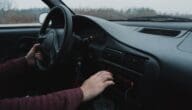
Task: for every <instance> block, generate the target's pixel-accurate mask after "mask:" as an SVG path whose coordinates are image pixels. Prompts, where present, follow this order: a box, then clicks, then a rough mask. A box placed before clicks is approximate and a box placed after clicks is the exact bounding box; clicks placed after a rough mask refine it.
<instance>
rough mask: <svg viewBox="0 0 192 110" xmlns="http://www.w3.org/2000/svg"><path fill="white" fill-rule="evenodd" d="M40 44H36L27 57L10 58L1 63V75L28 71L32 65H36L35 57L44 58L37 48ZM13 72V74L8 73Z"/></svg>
mask: <svg viewBox="0 0 192 110" xmlns="http://www.w3.org/2000/svg"><path fill="white" fill-rule="evenodd" d="M39 45H40V44H35V45H33V47H32V48H31V49H30V51H29V52H28V53H27V55H26V56H25V57H21V58H18V59H13V60H9V61H7V62H5V63H2V64H0V76H2V75H5V76H8V75H11V76H12V75H13V74H18V73H24V72H25V73H27V72H28V71H29V70H30V68H31V66H33V65H35V59H38V60H42V59H43V58H42V55H41V54H40V52H37V48H38V47H39ZM8 73H11V74H8Z"/></svg>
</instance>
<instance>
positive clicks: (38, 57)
mask: <svg viewBox="0 0 192 110" xmlns="http://www.w3.org/2000/svg"><path fill="white" fill-rule="evenodd" d="M35 58H36V59H38V60H43V57H42V55H41V54H40V53H36V54H35Z"/></svg>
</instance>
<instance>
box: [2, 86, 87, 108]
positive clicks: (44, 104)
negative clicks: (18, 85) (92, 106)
mask: <svg viewBox="0 0 192 110" xmlns="http://www.w3.org/2000/svg"><path fill="white" fill-rule="evenodd" d="M82 99H83V93H82V90H81V89H80V88H75V89H70V90H64V91H60V92H56V93H52V94H48V95H43V96H36V97H25V98H15V99H4V100H0V110H76V109H77V108H78V106H79V105H80V103H81V101H82Z"/></svg>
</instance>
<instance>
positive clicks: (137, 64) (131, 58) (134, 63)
mask: <svg viewBox="0 0 192 110" xmlns="http://www.w3.org/2000/svg"><path fill="white" fill-rule="evenodd" d="M145 62H146V58H144V57H140V56H137V55H134V54H130V53H127V54H126V55H125V57H124V60H123V64H124V65H125V66H126V67H127V68H129V69H132V70H135V71H137V72H139V73H144V71H145Z"/></svg>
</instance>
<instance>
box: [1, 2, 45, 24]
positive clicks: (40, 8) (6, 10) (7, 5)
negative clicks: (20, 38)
mask: <svg viewBox="0 0 192 110" xmlns="http://www.w3.org/2000/svg"><path fill="white" fill-rule="evenodd" d="M43 12H48V7H47V6H46V5H45V4H44V3H43V2H42V1H41V0H0V24H26V23H38V22H39V16H40V14H41V13H43Z"/></svg>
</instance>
